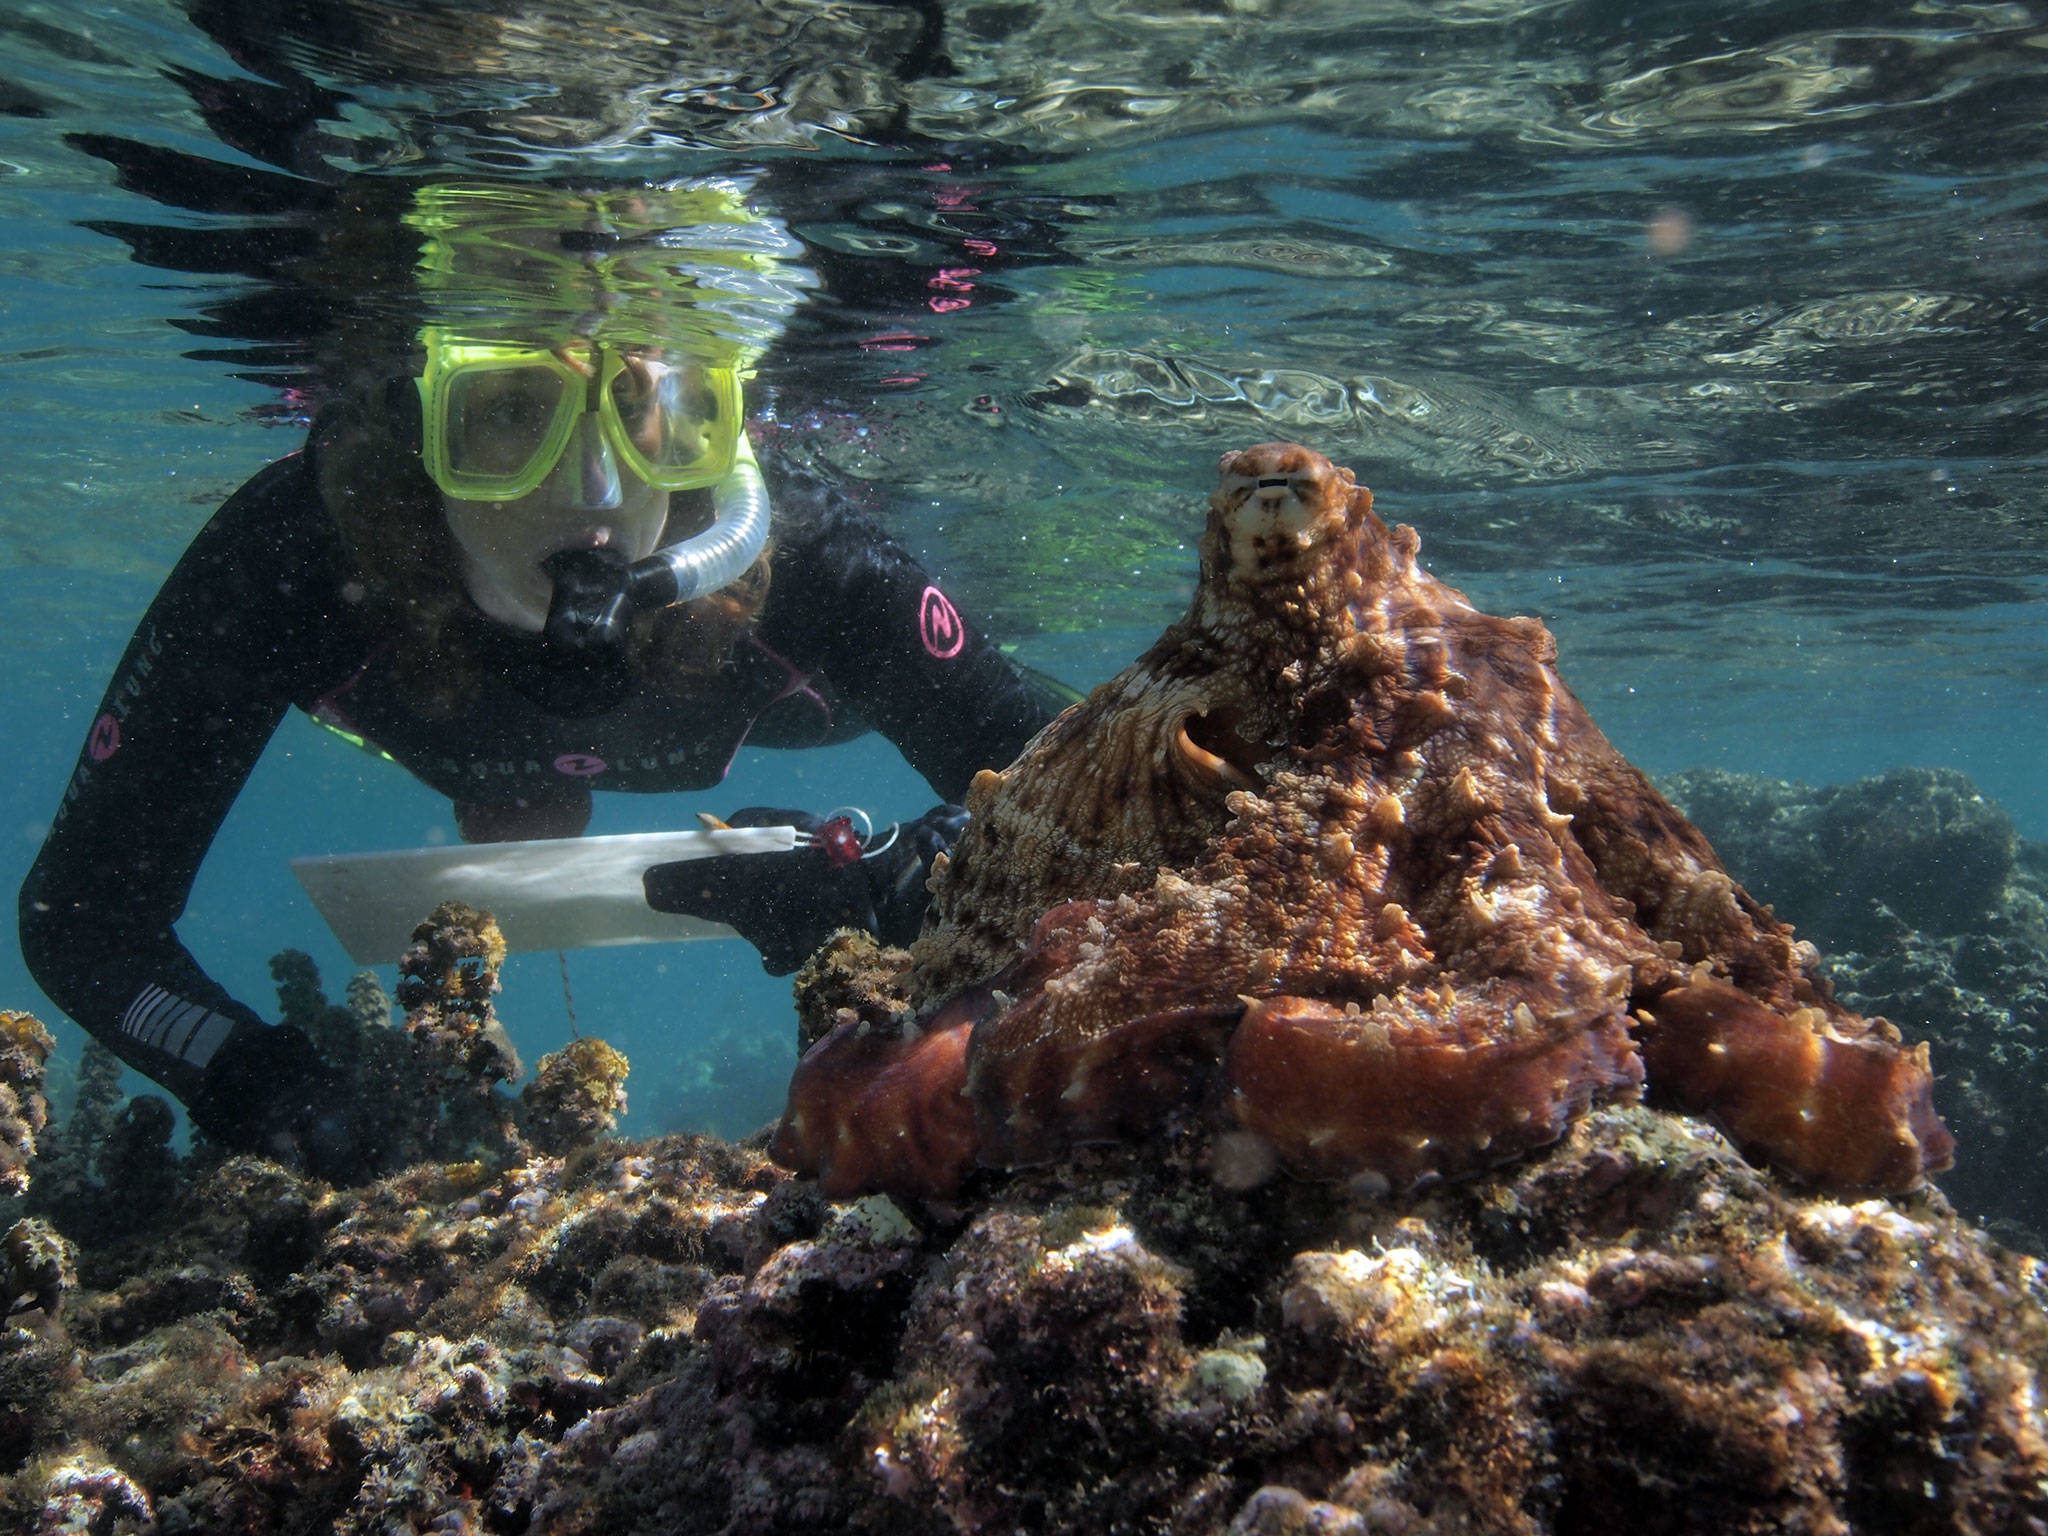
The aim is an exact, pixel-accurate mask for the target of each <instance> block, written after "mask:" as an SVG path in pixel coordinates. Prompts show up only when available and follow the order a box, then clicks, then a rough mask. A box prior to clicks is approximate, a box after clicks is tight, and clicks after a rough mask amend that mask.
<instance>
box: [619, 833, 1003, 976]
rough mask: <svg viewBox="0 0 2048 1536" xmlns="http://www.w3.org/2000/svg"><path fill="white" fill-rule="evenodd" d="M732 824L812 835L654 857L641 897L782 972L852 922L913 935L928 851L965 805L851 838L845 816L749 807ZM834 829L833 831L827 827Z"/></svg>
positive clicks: (893, 937)
mask: <svg viewBox="0 0 2048 1536" xmlns="http://www.w3.org/2000/svg"><path fill="white" fill-rule="evenodd" d="M726 825H728V826H734V827H782V826H792V827H795V828H797V829H798V830H799V831H803V832H808V833H810V834H812V836H813V837H814V838H816V839H817V840H818V841H817V842H815V843H814V844H813V845H812V846H810V847H806V848H798V849H797V850H796V851H795V852H793V853H728V854H721V855H719V856H718V857H716V858H710V859H688V860H685V861H683V862H681V863H676V864H657V865H655V866H654V867H653V868H652V869H650V870H648V871H647V874H646V877H645V880H644V882H643V883H644V884H645V886H646V890H647V904H648V905H649V906H650V907H652V908H654V910H655V911H657V912H683V913H687V914H688V915H690V916H691V917H701V918H704V919H706V920H707V921H710V922H714V923H725V924H728V925H730V926H731V927H733V928H736V929H738V930H739V933H740V936H741V937H742V938H744V939H745V940H746V941H747V942H748V943H749V944H752V945H753V946H754V948H755V949H757V950H759V951H760V952H761V968H762V969H763V970H765V971H766V972H767V973H768V974H769V975H771V976H787V975H788V974H789V973H790V972H792V971H794V970H795V969H796V968H797V967H798V966H800V965H802V964H803V963H804V961H805V960H807V959H809V958H810V956H811V952H812V951H813V950H815V949H816V948H817V947H818V946H819V945H820V944H822V943H824V942H825V939H826V938H827V936H828V935H830V934H831V933H832V932H834V931H835V930H836V929H840V928H858V929H860V930H861V931H862V932H864V933H871V934H873V935H874V936H875V937H876V939H878V940H879V941H880V942H882V943H884V944H908V943H909V942H910V941H911V940H912V939H914V938H916V937H917V930H918V926H919V924H921V923H922V922H923V921H924V909H925V906H926V904H927V903H928V901H929V900H930V898H929V897H928V896H927V895H926V893H925V888H924V880H925V875H926V873H927V872H928V871H929V870H930V869H931V863H932V859H933V857H934V856H936V855H937V854H940V853H943V852H944V851H945V850H946V849H947V848H949V847H951V846H952V844H953V841H954V839H956V838H958V837H959V835H960V833H961V832H962V831H963V830H964V829H965V828H966V826H967V812H966V811H964V810H963V809H961V808H960V807H959V806H957V805H941V806H937V807H935V808H934V809H932V810H930V811H927V812H926V813H925V814H924V815H922V816H920V817H918V819H917V820H916V821H900V822H897V823H895V824H894V825H893V826H888V827H884V828H882V829H881V830H880V831H879V832H877V833H875V834H874V835H873V836H872V837H870V838H868V839H867V842H866V845H865V847H862V846H861V845H860V844H859V843H858V842H857V841H854V840H853V839H852V838H851V835H850V829H848V828H846V827H845V826H844V823H837V824H835V823H832V822H827V821H825V820H823V819H821V818H819V817H817V816H812V815H810V814H809V813H807V812H804V811H784V810H775V809H772V808H769V807H764V806H749V807H748V808H747V809H746V810H744V811H738V812H735V813H734V814H733V816H732V817H731V819H730V820H729V821H728V822H727V823H726ZM835 832H836V833H838V834H839V835H838V836H837V837H835V836H834V834H835Z"/></svg>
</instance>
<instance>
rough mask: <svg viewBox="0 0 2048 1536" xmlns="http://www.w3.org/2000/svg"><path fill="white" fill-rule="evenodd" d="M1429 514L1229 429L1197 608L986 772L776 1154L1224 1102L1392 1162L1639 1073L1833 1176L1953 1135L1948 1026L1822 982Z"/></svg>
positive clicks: (858, 1152)
mask: <svg viewBox="0 0 2048 1536" xmlns="http://www.w3.org/2000/svg"><path fill="white" fill-rule="evenodd" d="M1420 545H1421V541H1420V539H1419V538H1418V536H1417V535H1416V533H1415V531H1414V530H1413V529H1412V528H1409V527H1406V526H1398V527H1394V528H1389V527H1388V526H1387V525H1386V524H1385V523H1383V522H1381V521H1380V519H1379V518H1378V517H1377V516H1376V515H1375V514H1374V512H1373V510H1372V494H1371V492H1370V491H1368V490H1367V489H1366V488H1365V487H1363V486H1360V485H1357V484H1356V483H1355V482H1354V480H1353V477H1352V474H1351V472H1350V471H1349V470H1346V469H1340V468H1337V467H1335V466H1333V465H1332V464H1331V463H1330V462H1329V461H1328V460H1327V459H1325V458H1324V457H1322V455H1320V454H1318V453H1315V452H1313V451H1312V450H1310V449H1307V448H1303V447H1299V446H1297V445H1294V444H1287V443H1266V444H1261V445H1259V446H1257V447H1253V448H1246V449H1243V450H1240V451H1238V452H1234V453H1230V454H1226V455H1225V456H1224V457H1223V460H1222V463H1221V465H1220V483H1219V484H1218V487H1217V489H1216V492H1215V494H1214V495H1213V496H1212V497H1211V499H1210V502H1209V510H1208V522H1207V527H1206V531H1205V532H1204V534H1203V537H1202V544H1201V578H1200V583H1199V586H1198V588H1197V590H1196V593H1195V596H1194V599H1193V602H1192V604H1191V606H1190V607H1189V610H1188V612H1187V614H1186V616H1185V617H1184V618H1182V619H1181V620H1180V621H1179V622H1178V623H1176V624H1174V625H1173V626H1171V627H1170V628H1169V629H1168V630H1167V631H1166V632H1165V634H1164V635H1162V636H1161V637H1160V639H1159V641H1158V642H1157V643H1156V644H1155V645H1153V646H1152V648H1151V649H1150V650H1148V651H1147V652H1146V653H1145V654H1144V655H1143V656H1142V657H1140V658H1139V659H1138V660H1137V661H1136V662H1135V663H1133V664H1132V665H1131V666H1130V667H1128V668H1126V669H1125V670H1124V671H1123V672H1122V673H1121V674H1119V675H1118V676H1117V677H1115V678H1114V679H1112V680H1111V681H1109V682H1108V683H1105V684H1103V685H1102V686H1101V687H1099V688H1097V689H1096V690H1095V691H1094V693H1093V694H1092V695H1091V696H1090V697H1089V698H1088V699H1087V700H1085V701H1084V702H1082V703H1080V704H1077V705H1075V706H1073V707H1072V708H1070V709H1068V710H1067V711H1066V712H1065V713H1064V714H1062V715H1061V716H1060V717H1059V718H1058V719H1057V720H1055V721H1054V722H1053V723H1052V724H1051V725H1049V726H1047V727H1046V729H1045V730H1044V731H1042V732H1041V733H1040V734H1039V735H1038V736H1037V737H1036V738H1035V739H1034V740H1033V741H1032V742H1031V743H1030V744H1029V745H1028V746H1026V748H1025V749H1024V751H1023V752H1022V753H1021V754H1020V755H1019V757H1018V758H1017V760H1016V761H1015V762H1014V763H1013V764H1011V765H1010V766H1009V767H1008V768H1007V769H1005V770H1003V771H1002V772H1000V773H998V772H993V771H990V772H984V773H982V774H981V775H980V776H979V777H978V778H977V779H976V780H975V782H974V786H973V788H972V790H971V792H970V794H969V796H968V808H969V809H970V810H971V811H972V813H973V819H972V822H971V824H970V826H969V828H968V830H967V832H966V834H965V835H964V837H963V838H962V839H961V840H960V842H959V843H958V845H957V846H956V848H955V849H954V851H953V854H952V856H951V857H950V859H948V860H946V861H945V862H944V863H943V864H942V865H941V866H940V867H938V868H937V869H935V871H934V874H933V878H932V891H933V905H932V909H931V914H930V916H929V917H928V918H927V925H926V930H925V932H924V934H923V935H922V937H920V939H919V940H918V942H917V944H916V945H915V946H914V947H913V949H912V951H911V958H910V962H909V964H908V965H907V967H905V968H904V969H903V970H902V972H901V974H900V975H885V976H881V977H872V976H871V977H870V978H869V981H870V985H869V986H868V987H867V988H866V989H865V991H864V992H863V994H862V997H863V999H864V1001H863V1002H862V1005H861V1006H859V1007H857V1008H841V1009H839V1011H838V1022H837V1023H836V1025H835V1026H834V1027H833V1028H832V1029H831V1031H830V1033H828V1034H826V1035H825V1036H824V1038H822V1039H820V1040H819V1041H817V1042H816V1043H815V1044H814V1045H813V1046H812V1047H811V1048H810V1049H809V1050H808V1051H807V1052H806V1053H805V1054H804V1056H803V1059H802V1061H801V1062H800V1063H799V1065H798V1068H797V1071H796V1074H795V1077H794V1079H793V1081H792V1083H791V1088H790V1095H789V1105H788V1109H787V1111H786V1113H785V1115H784V1118H783V1120H782V1123H781V1125H780V1126H779V1127H778V1130H777V1132H776V1135H775V1138H774V1142H773V1148H772V1150H773V1155H774V1156H775V1157H776V1159H777V1160H778V1161H779V1162H781V1163H783V1164H784V1165H785V1166H786V1167H789V1168H791V1169H793V1170H795V1171H796V1172H798V1173H800V1174H805V1175H810V1176H814V1177H816V1178H817V1179H818V1180H819V1181H820V1183H821V1185H822V1187H823V1189H824V1192H825V1193H826V1194H828V1195H830V1196H833V1197H844V1196H851V1195H855V1194H860V1193H865V1192H871V1191H881V1192H887V1193H891V1194H896V1195H904V1196H911V1197H919V1198H925V1199H935V1200H948V1199H951V1198H952V1197H954V1196H955V1195H956V1194H957V1193H958V1191H959V1188H960V1185H961V1181H962V1180H963V1179H964V1178H965V1177H966V1175H967V1174H968V1173H969V1172H970V1171H971V1170H972V1169H973V1168H974V1167H975V1166H976V1165H978V1164H979V1165H988V1166H995V1167H1007V1166H1017V1165H1021V1164H1026V1163H1036V1162H1042V1161H1046V1160H1050V1159H1053V1158H1056V1157H1058V1156H1060V1155H1061V1154H1063V1153H1064V1152H1065V1151H1067V1150H1068V1149H1069V1148H1071V1147H1073V1146H1075V1145H1077V1144H1080V1143H1085V1142H1090V1141H1100V1140H1106V1139H1114V1138H1135V1137H1143V1136H1146V1135H1149V1134H1156V1133H1157V1132H1158V1131H1159V1130H1160V1129H1161V1128H1162V1127H1163V1126H1164V1125H1165V1124H1166V1123H1167V1122H1168V1121H1169V1120H1170V1119H1172V1118H1173V1117H1176V1116H1185V1115H1189V1114H1199V1115H1203V1116H1206V1117H1207V1118H1208V1119H1209V1121H1210V1122H1211V1123H1212V1124H1213V1125H1214V1126H1215V1127H1216V1129H1217V1130H1218V1131H1219V1132H1222V1133H1223V1134H1224V1136H1225V1137H1226V1138H1227V1139H1228V1140H1229V1142H1230V1144H1231V1146H1232V1147H1233V1149H1234V1151H1233V1156H1232V1159H1231V1161H1232V1162H1233V1163H1234V1164H1238V1165H1243V1164H1245V1163H1247V1162H1249V1164H1250V1165H1251V1166H1252V1167H1253V1168H1254V1169H1255V1170H1256V1169H1258V1168H1259V1167H1260V1166H1261V1165H1262V1164H1263V1166H1266V1167H1273V1166H1277V1167H1278V1168H1281V1169H1284V1170H1286V1171H1288V1172H1290V1173H1293V1174H1295V1175H1297V1176H1302V1177H1310V1178H1349V1179H1356V1180H1359V1181H1360V1182H1361V1183H1362V1184H1365V1185H1371V1186H1385V1187H1391V1188H1405V1187H1408V1186H1411V1185H1413V1184H1415V1183H1416V1182H1418V1181H1421V1180H1424V1179H1427V1178H1429V1177H1432V1176H1446V1177H1448V1176H1456V1175H1460V1174H1464V1173H1469V1172H1473V1171H1475V1170H1478V1169H1481V1168H1484V1167H1486V1166H1488V1165H1491V1164H1494V1163H1498V1162H1501V1161H1504V1160H1506V1159H1509V1158H1512V1157H1515V1156H1516V1155H1518V1154H1521V1153H1523V1152H1526V1151H1528V1150H1529V1149H1531V1148H1534V1147H1537V1146H1540V1145H1543V1144H1545V1143H1548V1142H1550V1141H1553V1140H1555V1139H1556V1138H1557V1137H1558V1136H1560V1135H1561V1134H1562V1133H1563V1131H1564V1129H1565V1128H1566V1127H1567V1126H1568V1125H1569V1123H1570V1122H1571V1120H1572V1119H1573V1118H1574V1117H1576V1116H1578V1115H1581V1114H1583V1113H1584V1112H1585V1111H1586V1110H1587V1108H1588V1107H1589V1106H1591V1105H1592V1104H1594V1103H1596V1102H1601V1101H1605V1100H1610V1099H1615V1098H1622V1097H1628V1096H1633V1095H1635V1094H1636V1093H1638V1092H1639V1091H1642V1090H1643V1089H1644V1087H1645V1083H1646V1080H1647V1088H1648V1091H1649V1093H1650V1094H1651V1096H1652V1098H1653V1099H1654V1100H1657V1101H1660V1102H1665V1103H1668V1104H1670V1105H1673V1106H1675V1107H1677V1108H1680V1109H1683V1110H1687V1111H1692V1112H1696V1113H1701V1114H1706V1115H1709V1116H1711V1117H1712V1118H1713V1119H1714V1120H1715V1121H1717V1122H1718V1123H1719V1124H1720V1125H1721V1127H1722V1128H1723V1129H1724V1130H1725V1131H1726V1132H1727V1134H1728V1135H1729V1136H1730V1137H1731V1138H1732V1139H1733V1140H1734V1141H1735V1142H1736V1143H1737V1145H1738V1146H1740V1147H1741V1148H1742V1149H1743V1150H1744V1151H1745V1153H1747V1154H1748V1155H1750V1156H1752V1157H1755V1158H1758V1159H1761V1160H1763V1161H1766V1162H1768V1163H1770V1164H1773V1165H1775V1166H1776V1167H1778V1168H1780V1169H1781V1170H1783V1171H1785V1172H1787V1173H1789V1174H1791V1175H1793V1176H1794V1177H1796V1178H1797V1179H1799V1180H1801V1181H1803V1182H1806V1183H1808V1184H1812V1185H1815V1186H1819V1187H1822V1188H1826V1189H1829V1190H1833V1191H1838V1192H1845V1193H1846V1192H1862V1191H1872V1192H1875V1191H1900V1190H1905V1189H1908V1188H1910V1187H1912V1186H1914V1185H1916V1184H1917V1183H1919V1182H1920V1181H1921V1180H1922V1179H1923V1178H1924V1177H1925V1176H1926V1175H1927V1174H1928V1173H1930V1172H1935V1171H1939V1170H1940V1169H1942V1168H1945V1167H1947V1166H1948V1164H1949V1161H1950V1158H1951V1154H1952V1151H1953V1141H1952V1138H1951V1137H1950V1136H1949V1134H1948V1132H1947V1130H1946V1128H1945V1127H1944V1126H1943V1125H1942V1123H1941V1121H1940V1119H1939V1118H1938V1117H1937V1116H1936V1114H1935V1112H1934V1109H1933V1105H1932V1079H1931V1074H1930V1071H1929V1065H1928V1056H1927V1048H1926V1046H1925V1045H1924V1044H1921V1045H1917V1046H1912V1047H1907V1046H1905V1045H1903V1044H1902V1043H1901V1041H1900V1037H1899V1034H1898V1031H1897V1030H1896V1029H1894V1028H1893V1027H1892V1026H1891V1025H1890V1024H1889V1023H1887V1022H1886V1021H1884V1020H1882V1019H1865V1018H1862V1017H1860V1016H1858V1015H1856V1014H1854V1013H1852V1012H1850V1011H1849V1010H1848V1009H1846V1008H1844V1007H1843V1006H1842V1005H1841V1004H1839V1003H1838V1002H1836V1001H1835V999H1834V997H1833V995H1832V993H1831V991H1830V989H1829V987H1828V984H1827V983H1826V981H1825V980H1824V979H1823V978H1822V977H1820V976H1819V975H1817V974H1816V966H1817V963H1818V958H1819V957H1818V955H1817V954H1816V952H1815V951H1814V949H1813V947H1812V946H1811V945H1809V944H1806V943H1803V942H1800V941H1798V940H1796V939H1795V938H1794V937H1793V935H1792V930H1791V929H1790V928H1789V927H1788V926H1787V925H1786V924H1784V923H1782V922H1779V921H1777V920H1776V918H1774V917H1773V916H1772V914H1771V912H1770V911H1769V909H1767V908H1765V907H1763V906H1761V905H1760V904H1759V903H1757V902H1756V901H1754V900H1753V899H1751V897H1750V896H1749V895H1748V893H1747V892H1745V891H1744V890H1743V889H1742V888H1741V887H1740V886H1739V885H1737V884H1736V883H1735V881H1733V880H1732V879H1730V878H1729V876H1728V874H1727V873H1726V872H1725V871H1724V870H1723V869H1722V867H1721V864H1720V861H1719V860H1718V859H1717V858H1716V857H1715V855H1714V852H1713V850H1712V848H1711V847H1709V846H1708V844H1707V841H1706V839H1705V838H1704V837H1703V836H1702V835H1701V834H1700V833H1699V831H1698V830H1697V829H1696V828H1694V827H1693V825H1692V824H1691V823H1690V822H1688V821H1687V820H1686V819H1685V817H1684V816H1682V815H1681V814H1679V812H1678V811H1677V810H1676V809H1675V808H1674V807H1673V806H1672V805H1671V804H1670V803H1669V802H1668V801H1666V800H1665V799H1664V798H1663V796H1661V795H1660V794H1658V792H1657V791H1656V790H1655V789H1654V788H1653V787H1652V786H1651V784H1650V782H1649V780H1648V779H1647V778H1646V777H1645V776H1644V775H1643V774H1642V773H1641V772H1640V771H1639V770H1637V769H1636V768H1634V767H1633V766H1631V765H1630V764H1629V763H1628V762H1626V761H1625V760H1624V759H1623V758H1622V757H1621V755H1620V754H1619V753H1618V752H1616V751H1615V749H1614V748H1613V747H1612V746H1611V745H1610V744H1609V743H1608V741H1607V739H1606V737H1605V736H1603V735H1602V734H1601V733H1600V731H1599V729H1598V727H1596V726H1595V725H1594V724H1593V722H1592V719H1591V718H1590V717H1589V716H1588V714H1587V713H1586V711H1585V709H1584V707H1583V706H1581V705H1580V703H1579V701H1578V700H1577V699H1576V698H1575V697H1573V695H1572V694H1571V692H1570V691H1569V690H1568V689H1567V688H1566V687H1565V685H1564V683H1563V682H1562V680H1561V679H1560V678H1559V676H1558V674H1557V671H1556V669H1555V666H1554V665H1553V663H1554V660H1555V657H1556V645H1555V642H1554V641H1553V640H1552V638H1551V636H1550V634H1549V632H1548V631H1547V630H1546V629H1545V628H1544V627H1543V625H1542V624H1541V623H1540V622H1538V621H1537V620H1535V619H1532V618H1507V619H1503V618H1496V617H1493V616H1491V615H1489V614H1485V613H1481V612H1480V611H1478V610H1477V609H1476V608H1474V607H1473V606H1472V605H1471V604H1470V603H1469V602H1468V601H1467V600H1466V598H1465V597H1464V595H1463V594H1462V593H1460V592H1458V591H1457V590H1455V589H1454V588H1452V587H1450V586H1447V585H1445V584H1444V583H1443V582H1441V581H1439V580H1437V579H1436V578H1435V577H1433V576H1431V575H1430V574H1429V573H1428V572H1427V571H1425V570H1424V569H1423V568H1422V566H1421V565H1420V563H1419V561H1418V553H1419V550H1420ZM897 962H898V963H900V955H898V956H897ZM873 964H874V965H875V966H883V967H886V966H887V965H888V964H890V961H889V960H888V958H887V957H886V956H883V955H877V956H876V957H875V958H874V961H873ZM878 990H879V991H882V992H886V993H889V994H890V995H891V997H892V999H900V1003H898V1002H895V1001H893V1000H892V1001H891V1002H889V1003H888V1004H887V1005H886V1006H885V1005H883V1004H882V1003H878V1002H877V1001H876V1000H875V994H876V993H877V991H878ZM1219 1144H1220V1143H1219ZM1247 1148H1250V1149H1251V1152H1250V1155H1249V1156H1248V1157H1247V1154H1246V1149H1247ZM1219 1161H1220V1160H1219Z"/></svg>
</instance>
